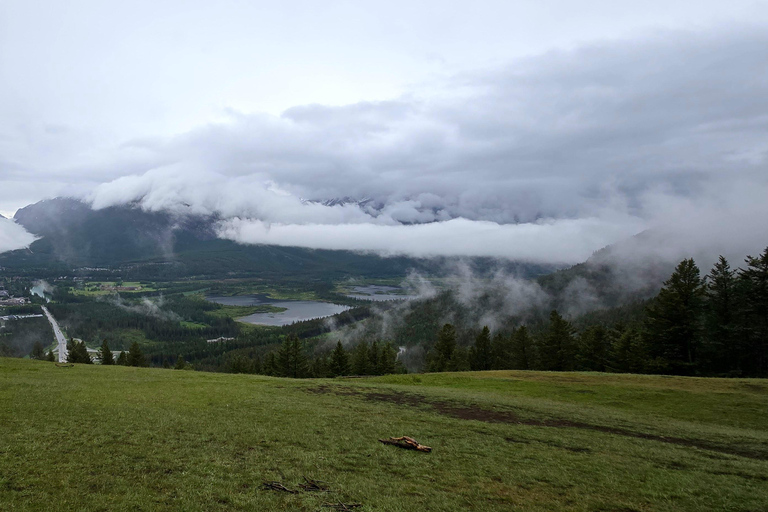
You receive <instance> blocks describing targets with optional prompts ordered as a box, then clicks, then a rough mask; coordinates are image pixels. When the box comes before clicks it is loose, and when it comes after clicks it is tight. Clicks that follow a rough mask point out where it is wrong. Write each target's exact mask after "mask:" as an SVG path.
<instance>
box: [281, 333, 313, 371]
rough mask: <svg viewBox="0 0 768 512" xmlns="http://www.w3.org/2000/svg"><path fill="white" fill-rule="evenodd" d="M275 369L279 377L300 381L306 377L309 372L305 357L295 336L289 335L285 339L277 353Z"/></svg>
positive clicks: (302, 348)
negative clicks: (276, 368)
mask: <svg viewBox="0 0 768 512" xmlns="http://www.w3.org/2000/svg"><path fill="white" fill-rule="evenodd" d="M277 367H278V371H279V372H280V376H281V377H291V378H294V379H302V378H304V377H306V376H307V374H308V372H309V365H308V362H307V356H306V354H304V347H303V346H302V343H301V340H299V337H298V336H297V335H296V334H294V333H291V334H289V335H288V336H287V337H286V338H285V341H284V342H283V345H282V346H281V347H280V350H279V351H278V353H277Z"/></svg>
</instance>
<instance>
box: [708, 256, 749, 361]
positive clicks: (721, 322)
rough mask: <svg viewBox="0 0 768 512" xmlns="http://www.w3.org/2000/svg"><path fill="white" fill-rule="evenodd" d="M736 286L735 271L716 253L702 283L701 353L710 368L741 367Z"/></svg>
mask: <svg viewBox="0 0 768 512" xmlns="http://www.w3.org/2000/svg"><path fill="white" fill-rule="evenodd" d="M738 288H739V286H738V282H737V280H736V273H735V272H734V271H733V270H731V266H730V265H729V264H728V260H726V259H725V258H724V257H723V256H720V258H719V259H718V261H717V263H715V266H714V267H713V268H712V270H711V271H710V272H709V276H708V279H707V284H706V309H705V316H706V322H705V325H706V337H705V339H706V346H705V347H703V352H704V353H703V354H702V357H703V358H705V359H706V361H707V368H708V369H709V370H711V371H714V372H734V373H738V371H739V369H740V368H741V361H740V357H739V353H740V351H741V350H740V338H741V336H740V333H739V329H738V324H737V321H736V320H737V317H738V316H739V315H738V309H739V307H738V306H739V305H738V297H737V291H738Z"/></svg>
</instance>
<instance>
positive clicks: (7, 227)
mask: <svg viewBox="0 0 768 512" xmlns="http://www.w3.org/2000/svg"><path fill="white" fill-rule="evenodd" d="M34 241H35V237H34V235H31V234H30V233H27V232H26V230H25V229H24V228H23V227H21V226H19V225H18V224H16V223H15V222H13V221H12V220H8V219H6V218H4V217H2V216H0V252H6V251H13V250H16V249H23V248H25V247H28V246H29V244H31V243H32V242H34Z"/></svg>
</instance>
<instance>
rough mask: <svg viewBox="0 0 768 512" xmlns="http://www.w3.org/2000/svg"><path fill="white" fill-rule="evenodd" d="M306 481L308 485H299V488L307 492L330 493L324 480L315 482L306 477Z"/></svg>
mask: <svg viewBox="0 0 768 512" xmlns="http://www.w3.org/2000/svg"><path fill="white" fill-rule="evenodd" d="M304 481H305V482H306V483H303V484H299V487H301V488H302V489H303V490H305V491H307V492H330V489H329V488H328V486H327V485H325V482H323V481H322V480H313V479H311V478H307V477H306V476H305V477H304Z"/></svg>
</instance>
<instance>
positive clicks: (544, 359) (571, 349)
mask: <svg viewBox="0 0 768 512" xmlns="http://www.w3.org/2000/svg"><path fill="white" fill-rule="evenodd" d="M575 355H576V343H575V340H574V338H573V327H572V326H571V324H570V323H569V322H568V321H566V320H565V319H564V318H563V317H562V316H560V314H559V313H558V312H557V311H554V310H553V311H552V312H551V313H550V314H549V326H548V328H547V330H546V331H545V332H544V333H543V336H542V339H541V351H540V354H539V357H540V359H541V365H542V369H544V370H557V371H563V370H565V371H567V370H572V369H573V366H574V358H575Z"/></svg>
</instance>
